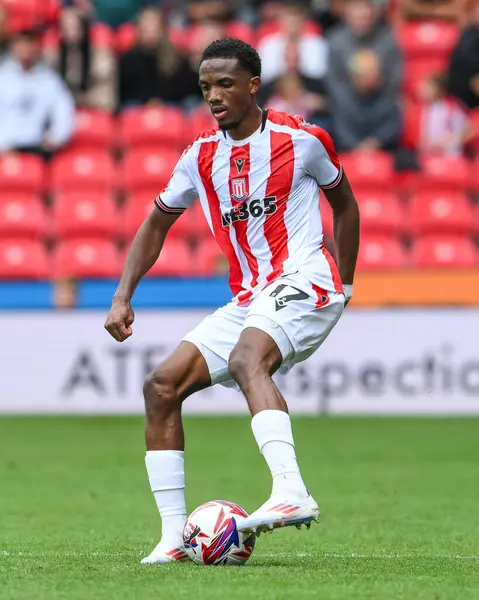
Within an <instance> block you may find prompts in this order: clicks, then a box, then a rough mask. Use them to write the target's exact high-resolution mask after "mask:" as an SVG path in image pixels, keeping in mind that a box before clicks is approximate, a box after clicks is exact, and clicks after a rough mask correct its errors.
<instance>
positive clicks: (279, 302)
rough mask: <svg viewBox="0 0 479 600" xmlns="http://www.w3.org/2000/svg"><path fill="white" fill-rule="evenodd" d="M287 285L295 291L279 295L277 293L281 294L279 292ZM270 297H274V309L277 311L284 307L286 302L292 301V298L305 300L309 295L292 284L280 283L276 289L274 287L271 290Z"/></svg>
mask: <svg viewBox="0 0 479 600" xmlns="http://www.w3.org/2000/svg"><path fill="white" fill-rule="evenodd" d="M288 287H289V288H291V289H292V290H294V291H295V292H296V293H295V294H287V295H285V296H281V297H279V294H281V292H283V291H284V289H285V288H288ZM270 297H271V298H274V299H275V304H276V311H278V310H281V309H282V308H284V307H285V306H286V305H287V304H288V302H292V301H293V300H306V299H307V298H309V295H308V294H307V293H306V292H303V290H298V288H295V287H294V286H292V285H288V284H286V283H281V284H280V285H278V287H277V288H276V289H274V290H273V291H272V292H271V294H270Z"/></svg>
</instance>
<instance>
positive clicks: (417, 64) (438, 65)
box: [403, 55, 448, 100]
mask: <svg viewBox="0 0 479 600" xmlns="http://www.w3.org/2000/svg"><path fill="white" fill-rule="evenodd" d="M447 63H448V59H447V57H445V56H441V55H440V56H431V57H429V58H417V59H416V58H415V59H413V58H411V59H409V60H407V61H406V64H405V69H404V86H403V87H404V91H405V93H406V94H407V95H408V96H409V97H410V98H412V99H416V100H419V99H420V92H419V89H420V86H421V84H422V82H423V81H424V80H425V79H428V78H429V77H430V76H431V75H437V74H440V73H444V71H445V70H446V69H447Z"/></svg>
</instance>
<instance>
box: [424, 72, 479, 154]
mask: <svg viewBox="0 0 479 600" xmlns="http://www.w3.org/2000/svg"><path fill="white" fill-rule="evenodd" d="M419 92H420V99H421V100H422V103H423V104H422V107H421V109H420V111H419V114H418V117H419V118H418V123H417V129H418V132H417V133H418V135H417V139H418V150H419V151H421V152H436V153H441V154H456V155H457V154H462V153H463V151H464V147H465V145H466V144H467V142H468V141H469V140H471V139H472V137H473V131H472V126H471V122H470V119H469V117H468V114H467V112H466V110H465V109H464V108H463V107H462V106H461V105H460V103H459V102H458V101H457V100H456V99H455V98H451V96H449V95H448V93H447V81H446V77H445V76H443V75H432V76H431V77H429V79H426V80H425V81H424V82H423V83H422V85H421V87H420V89H419Z"/></svg>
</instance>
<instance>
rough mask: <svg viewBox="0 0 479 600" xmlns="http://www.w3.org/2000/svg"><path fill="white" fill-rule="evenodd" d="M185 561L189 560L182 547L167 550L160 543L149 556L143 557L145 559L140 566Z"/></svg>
mask: <svg viewBox="0 0 479 600" xmlns="http://www.w3.org/2000/svg"><path fill="white" fill-rule="evenodd" d="M185 560H189V558H188V555H187V554H186V551H185V548H184V546H179V547H178V548H173V549H171V550H167V549H166V548H165V547H164V545H163V546H162V545H161V542H160V543H159V544H158V545H157V546H156V548H155V549H154V550H153V552H152V553H151V554H150V555H149V556H145V558H143V559H142V561H141V564H142V565H155V564H164V563H171V562H183V561H185Z"/></svg>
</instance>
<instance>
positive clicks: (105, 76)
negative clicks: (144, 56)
mask: <svg viewBox="0 0 479 600" xmlns="http://www.w3.org/2000/svg"><path fill="white" fill-rule="evenodd" d="M44 59H45V61H46V62H47V63H48V64H49V65H50V66H51V67H53V68H55V69H57V71H58V72H59V73H60V75H61V76H62V78H63V79H64V80H65V81H66V83H67V84H68V87H69V88H70V90H71V92H72V94H73V96H74V98H75V102H76V104H77V106H87V107H94V108H100V109H103V110H108V111H113V110H115V109H116V106H117V97H116V96H117V94H116V90H117V84H116V74H117V69H116V59H115V56H114V55H113V53H112V52H110V50H108V49H106V48H95V47H93V46H92V44H91V42H90V22H89V20H88V18H87V17H86V16H84V14H82V12H81V11H80V10H79V9H77V8H75V7H71V8H64V9H63V10H62V12H61V15H60V46H59V48H57V49H53V50H51V51H47V52H45V53H44Z"/></svg>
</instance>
